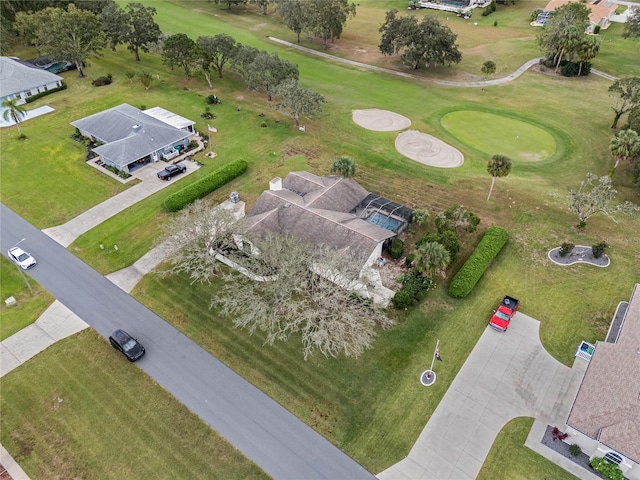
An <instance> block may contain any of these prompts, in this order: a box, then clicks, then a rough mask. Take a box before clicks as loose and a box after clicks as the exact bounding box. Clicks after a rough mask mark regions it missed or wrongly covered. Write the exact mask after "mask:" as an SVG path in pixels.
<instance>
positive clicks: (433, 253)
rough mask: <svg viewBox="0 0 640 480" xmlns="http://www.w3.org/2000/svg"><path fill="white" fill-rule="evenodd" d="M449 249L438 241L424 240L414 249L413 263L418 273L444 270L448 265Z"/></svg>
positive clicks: (449, 258)
mask: <svg viewBox="0 0 640 480" xmlns="http://www.w3.org/2000/svg"><path fill="white" fill-rule="evenodd" d="M450 261H451V256H450V255H449V251H448V250H447V249H446V248H445V247H444V246H443V245H442V244H440V243H438V242H425V243H423V244H422V245H420V246H419V247H418V248H417V249H416V258H415V259H414V265H415V268H416V270H418V272H420V273H427V274H432V273H433V272H434V271H438V270H444V269H445V268H447V265H449V262H450Z"/></svg>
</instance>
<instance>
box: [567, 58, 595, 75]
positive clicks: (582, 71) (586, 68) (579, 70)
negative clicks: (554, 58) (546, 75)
mask: <svg viewBox="0 0 640 480" xmlns="http://www.w3.org/2000/svg"><path fill="white" fill-rule="evenodd" d="M580 64H582V67H580ZM560 73H561V74H562V76H563V77H576V76H578V75H580V76H581V77H586V76H588V75H589V74H590V73H591V62H570V61H569V60H562V61H561V62H560Z"/></svg>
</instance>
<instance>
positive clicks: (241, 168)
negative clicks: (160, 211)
mask: <svg viewBox="0 0 640 480" xmlns="http://www.w3.org/2000/svg"><path fill="white" fill-rule="evenodd" d="M247 166H248V165H247V162H245V161H244V160H236V161H235V162H231V163H229V164H228V165H225V166H224V167H222V168H220V169H219V170H216V171H215V172H211V173H210V174H209V175H207V176H205V177H202V178H201V179H200V180H198V181H196V182H193V183H191V184H189V185H187V186H186V187H185V188H183V189H181V190H178V191H177V192H175V193H173V194H171V195H169V196H168V197H167V198H165V199H164V202H163V205H164V207H165V208H166V209H167V210H169V211H170V212H177V211H179V210H181V209H182V208H184V207H185V206H187V205H188V204H190V203H192V202H194V201H195V200H197V199H199V198H202V197H205V196H207V195H209V194H210V193H211V192H213V191H214V190H217V189H218V188H220V187H222V186H223V185H225V184H227V183H229V182H230V181H231V180H233V179H234V178H236V177H239V176H240V175H242V174H243V173H244V172H245V171H246V170H247Z"/></svg>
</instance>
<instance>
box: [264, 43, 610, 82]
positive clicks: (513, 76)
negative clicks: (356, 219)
mask: <svg viewBox="0 0 640 480" xmlns="http://www.w3.org/2000/svg"><path fill="white" fill-rule="evenodd" d="M267 38H268V39H269V40H271V41H273V42H276V43H279V44H281V45H285V46H287V47H292V48H295V49H297V50H300V51H302V52H306V53H310V54H311V55H316V56H319V57H323V58H326V59H329V60H333V61H334V62H340V63H346V64H347V65H352V66H354V67H360V68H366V69H368V70H375V71H376V72H384V73H389V74H391V75H396V76H398V77H404V78H412V79H414V80H422V81H425V82H430V83H435V84H436V85H445V86H448V87H490V86H493V85H501V84H504V83H507V82H510V81H512V80H515V79H516V78H518V77H519V76H520V75H522V74H523V73H524V72H526V71H527V70H529V69H530V68H531V67H533V66H534V65H536V64H538V63H539V62H540V59H541V58H542V57H536V58H533V59H531V60H529V61H528V62H525V63H524V64H523V65H522V66H521V67H520V68H518V69H517V70H516V71H515V72H513V73H511V74H510V75H507V76H506V77H502V78H495V79H493V80H479V81H477V82H452V81H449V80H436V79H433V78H425V77H422V76H420V75H414V74H412V73H406V72H400V71H398V70H392V69H390V68H384V67H378V66H376V65H368V64H366V63H361V62H356V61H354V60H348V59H346V58H341V57H336V56H335V55H329V54H328V53H324V52H319V51H318V50H313V49H312V48H307V47H303V46H302V45H297V44H295V43H291V42H287V41H286V40H281V39H279V38H276V37H267ZM591 72H592V73H593V74H595V75H599V76H601V77H603V78H606V79H607V80H612V81H613V80H616V79H617V78H616V77H614V76H613V75H609V74H607V73H604V72H601V71H599V70H596V69H594V68H592V69H591Z"/></svg>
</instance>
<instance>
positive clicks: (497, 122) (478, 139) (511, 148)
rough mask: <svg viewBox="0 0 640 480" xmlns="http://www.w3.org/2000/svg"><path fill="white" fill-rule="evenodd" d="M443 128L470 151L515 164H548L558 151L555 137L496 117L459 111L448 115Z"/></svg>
mask: <svg viewBox="0 0 640 480" xmlns="http://www.w3.org/2000/svg"><path fill="white" fill-rule="evenodd" d="M441 124H442V126H443V127H444V128H445V129H447V130H448V131H449V132H450V133H451V134H452V135H453V136H455V137H456V138H457V139H458V140H460V141H461V142H462V143H464V144H465V145H467V146H468V147H471V148H474V149H476V150H479V151H480V152H483V153H486V154H487V155H495V154H497V153H500V154H503V155H506V156H508V157H510V158H511V159H512V160H514V161H519V160H525V161H539V160H545V159H546V158H549V157H550V156H551V155H553V154H554V153H555V151H556V142H555V139H554V138H553V136H552V135H551V134H550V133H549V132H547V131H545V130H543V129H542V128H540V127H538V126H536V125H533V124H531V123H528V122H523V121H521V120H516V119H514V118H509V117H505V116H502V115H495V114H493V113H487V112H480V111H473V110H459V111H456V112H451V113H447V114H446V115H445V116H444V117H442V119H441Z"/></svg>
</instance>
